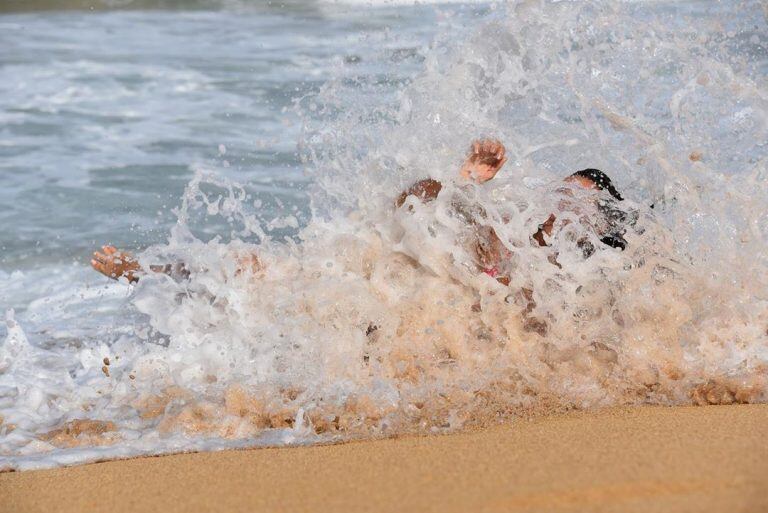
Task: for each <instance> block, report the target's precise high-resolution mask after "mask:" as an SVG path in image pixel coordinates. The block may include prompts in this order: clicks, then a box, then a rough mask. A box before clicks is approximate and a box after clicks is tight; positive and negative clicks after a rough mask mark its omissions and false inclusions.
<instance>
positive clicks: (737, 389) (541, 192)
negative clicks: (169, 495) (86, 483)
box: [0, 1, 768, 469]
mask: <svg viewBox="0 0 768 513" xmlns="http://www.w3.org/2000/svg"><path fill="white" fill-rule="evenodd" d="M94 6H95V7H97V8H98V9H97V10H98V12H85V11H81V10H77V8H80V7H82V6H81V5H80V4H78V3H77V2H71V3H68V4H62V3H56V2H34V3H32V4H27V9H29V10H36V9H42V11H41V12H31V13H16V12H13V13H9V14H4V15H2V16H0V48H2V51H0V310H2V311H4V312H6V323H5V326H4V327H0V340H4V343H3V344H2V345H0V468H19V469H23V468H36V467H44V466H51V465H58V464H68V463H76V462H82V461H88V460H93V459H99V458H109V457H120V456H130V455H136V454H147V453H157V452H168V451H178V450H192V449H215V448H220V447H231V446H242V445H253V444H284V443H311V442H315V441H321V440H336V439H349V438H351V437H366V436H385V435H388V434H393V433H404V432H413V431H419V432H433V431H444V430H452V429H458V428H460V427H462V426H465V425H467V424H471V423H473V422H474V423H484V422H491V421H494V420H496V419H498V418H506V417H507V416H510V415H514V414H517V413H519V412H521V411H526V412H530V411H533V412H535V411H539V410H545V409H550V408H572V407H596V406H609V405H616V404H638V403H654V404H687V403H691V402H723V403H725V402H733V401H741V402H764V401H765V400H766V369H767V368H768V293H767V292H766V291H767V290H768V281H766V280H767V278H766V277H767V276H768V272H766V271H768V254H767V252H766V251H765V248H766V242H768V215H766V212H765V208H764V206H765V205H766V204H768V187H766V181H767V180H768V174H767V173H768V172H767V171H766V156H767V155H768V142H767V141H768V125H767V124H768V115H767V113H768V92H767V90H768V82H767V81H766V72H767V71H768V50H767V48H768V32H767V31H766V12H765V11H764V10H763V9H762V8H761V7H760V5H759V4H758V3H756V2H728V3H718V4H713V3H709V2H685V3H680V2H670V3H653V4H634V3H617V4H602V3H590V2H586V3H582V4H578V5H573V4H569V3H543V4H540V3H538V2H521V3H511V4H508V5H501V4H498V5H497V4H471V5H468V4H434V5H423V4H421V5H393V4H391V3H386V4H384V5H374V4H371V3H361V4H356V3H354V2H350V3H322V2H289V3H287V4H280V5H277V4H263V5H255V4H252V3H249V2H244V1H241V2H229V1H221V2H195V3H181V2H99V3H96V4H95V5H94ZM5 7H6V8H7V10H10V11H16V10H20V9H19V8H18V7H15V6H14V5H13V4H8V5H6V6H5ZM56 8H62V9H63V8H68V9H75V10H66V11H58V10H55V9H56ZM483 135H487V136H494V137H498V138H500V139H501V140H503V141H504V142H505V143H506V145H507V149H508V152H509V157H510V158H509V162H508V163H507V165H506V167H505V170H504V171H503V173H502V174H501V175H500V176H499V178H497V179H496V180H495V181H494V183H493V184H492V185H489V186H488V187H485V188H471V189H470V190H469V192H467V190H466V189H460V188H454V187H453V186H452V185H451V181H452V177H453V176H454V174H455V170H456V169H457V167H458V166H459V165H460V163H461V159H462V157H463V154H464V152H465V151H466V148H467V147H468V144H469V141H471V140H472V139H473V138H475V137H478V136H483ZM585 167H599V168H601V169H604V170H606V171H608V172H609V174H610V175H611V176H612V177H613V178H614V180H615V181H616V182H617V185H618V186H619V188H620V189H621V190H622V192H623V194H624V196H625V197H626V198H627V199H626V200H625V202H624V207H623V208H624V210H626V211H628V212H632V213H633V214H632V215H633V216H635V217H636V218H637V222H636V224H635V225H634V226H633V227H632V229H631V230H629V232H628V233H627V234H626V237H627V239H628V241H629V244H630V246H629V248H628V250H627V251H625V252H620V251H618V250H615V249H611V248H608V247H605V246H602V245H600V243H599V240H596V239H595V233H594V230H593V231H590V229H589V227H588V226H584V225H583V223H581V222H580V219H579V218H578V216H575V217H574V214H573V212H572V211H571V213H569V211H568V209H565V211H563V212H561V213H560V214H559V218H560V219H562V220H565V221H569V222H570V224H569V223H565V224H563V225H562V226H560V230H559V231H558V232H557V233H559V234H560V235H555V236H554V237H553V239H552V240H551V241H550V243H551V251H550V250H543V249H541V248H533V247H531V245H530V241H529V239H530V235H531V233H533V232H535V231H536V229H537V227H538V224H539V223H541V222H542V221H543V220H544V219H546V218H547V216H548V215H549V213H551V212H555V211H559V210H562V208H563V207H562V202H561V201H558V200H557V198H558V197H559V196H558V194H561V192H558V187H559V185H558V184H559V181H560V179H561V178H562V177H563V176H565V175H567V174H568V173H570V172H572V171H573V170H575V169H581V168H585ZM424 176H432V177H435V178H439V179H441V180H443V181H444V182H445V183H446V184H447V185H446V187H447V188H446V190H447V191H448V192H447V193H446V194H445V195H443V194H441V199H440V201H436V202H434V203H432V204H430V205H427V206H424V205H419V204H414V205H411V206H412V209H413V210H412V213H406V212H405V211H399V212H395V211H394V210H393V208H392V201H393V199H394V197H395V196H396V195H397V192H398V191H400V190H402V189H403V188H404V187H406V186H407V185H409V184H410V183H412V182H413V181H414V180H416V179H419V178H422V177H424ZM457 194H458V195H466V194H469V195H470V197H469V198H464V199H463V201H465V202H469V203H473V204H476V205H481V206H482V210H483V216H484V217H483V219H484V221H483V222H484V223H487V225H488V226H489V227H493V228H494V229H495V230H496V232H498V233H499V234H500V236H501V238H502V240H503V241H504V243H505V245H507V247H508V248H509V249H510V250H512V254H513V257H511V258H510V259H509V262H508V263H507V267H508V270H509V271H510V272H511V274H512V282H511V284H510V285H509V286H508V287H502V286H501V285H500V284H498V283H497V282H495V281H494V280H492V279H491V278H489V277H488V276H486V275H485V274H483V273H478V272H477V269H476V266H475V265H474V262H473V260H472V255H470V254H468V252H467V245H466V244H465V243H464V242H462V241H466V239H467V237H468V235H467V233H466V226H464V225H462V223H461V222H459V221H458V220H457V219H456V216H455V215H454V214H455V208H454V207H453V206H452V205H453V204H454V203H455V202H452V201H451V200H450V199H444V197H445V198H451V197H455V196H456V195H457ZM651 204H653V205H654V208H653V209H651V208H650V205H651ZM580 230H581V231H580ZM588 239H589V240H592V239H595V240H592V242H594V245H595V247H596V248H597V249H596V251H595V252H594V254H592V255H591V256H590V257H589V258H586V259H585V258H584V253H583V241H584V240H588ZM574 241H581V242H579V244H576V242H574ZM103 243H111V244H114V245H116V246H119V247H121V248H126V249H128V250H131V251H135V252H139V253H140V258H141V260H142V263H144V264H152V263H158V262H166V261H183V262H185V264H186V265H187V267H188V268H189V269H190V270H191V276H190V279H189V280H180V281H176V280H173V279H171V278H169V277H166V276H151V277H146V278H143V279H142V280H141V281H140V282H139V284H138V285H137V286H134V287H129V286H128V285H126V284H124V283H116V282H111V281H109V280H107V279H106V278H104V277H101V276H99V275H98V274H96V273H95V272H93V271H92V270H90V268H89V266H88V260H89V258H90V253H91V252H92V251H93V250H94V249H96V248H97V247H98V246H99V245H101V244H103ZM553 258H555V259H556V260H557V261H558V265H557V266H556V265H553V263H552V259H553Z"/></svg>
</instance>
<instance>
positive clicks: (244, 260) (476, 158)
mask: <svg viewBox="0 0 768 513" xmlns="http://www.w3.org/2000/svg"><path fill="white" fill-rule="evenodd" d="M506 162H507V156H506V148H505V147H504V145H503V144H502V143H501V142H500V141H498V140H496V139H479V140H476V141H473V142H472V145H471V146H470V149H469V152H468V154H467V157H466V159H465V160H464V163H463V164H462V165H461V168H460V169H459V177H460V178H461V179H463V180H468V181H471V182H474V183H477V184H484V183H486V182H488V181H490V180H493V179H494V178H495V177H496V175H497V174H498V173H499V171H500V170H501V168H502V167H503V166H504V164H505V163H506ZM565 181H566V182H569V183H573V184H575V185H579V186H580V187H583V188H585V189H597V186H596V184H595V183H594V182H593V181H592V180H590V179H589V178H586V177H581V176H570V177H568V178H566V179H565ZM441 188H442V184H440V182H438V181H436V180H431V179H427V180H422V181H420V182H417V183H416V184H414V185H413V186H412V187H410V188H409V189H408V190H406V191H404V192H403V193H402V194H401V195H400V196H399V197H398V199H397V200H396V202H395V205H396V206H397V207H400V206H402V205H403V203H404V202H405V200H406V198H407V197H408V196H410V195H414V196H417V197H418V198H419V199H421V200H422V201H431V200H433V199H435V198H436V197H437V195H438V194H439V192H440V189H441ZM554 223H555V216H554V214H553V215H550V216H549V218H548V219H547V220H546V221H545V222H544V223H543V224H542V225H541V227H540V228H539V231H538V232H536V234H534V235H533V238H534V239H535V240H536V241H537V242H538V243H539V244H540V245H542V246H545V245H546V242H545V240H544V234H546V235H547V236H549V235H551V234H552V229H553V226H554ZM486 237H487V238H488V239H489V241H490V247H491V248H492V249H491V250H490V252H488V251H485V252H483V254H480V255H479V258H480V260H481V261H482V262H483V263H484V265H487V266H488V267H492V266H493V265H494V261H495V260H498V259H499V258H501V255H502V254H503V253H504V249H505V248H504V245H503V243H502V242H501V240H500V239H499V238H498V236H497V235H496V233H495V231H493V229H492V228H491V229H490V230H489V233H487V234H486ZM486 253H487V254H486ZM238 262H239V263H240V264H241V265H240V269H238V274H239V273H240V272H242V271H243V270H254V271H255V270H257V269H258V268H260V267H261V264H260V262H259V260H258V257H257V256H256V255H250V256H246V257H238ZM91 266H92V267H93V268H94V269H95V270H96V271H98V272H100V273H101V274H103V275H104V276H107V277H109V278H112V279H115V280H117V279H119V278H122V277H124V278H126V279H127V280H128V282H130V283H135V282H137V281H138V280H139V276H140V275H142V274H146V270H145V269H142V267H141V266H140V265H139V263H138V261H137V260H136V258H135V257H133V256H132V255H131V254H130V253H128V252H126V251H121V250H119V249H117V248H116V247H114V246H111V245H105V246H102V247H101V251H96V252H94V253H93V258H92V259H91ZM149 270H150V271H151V272H158V273H165V274H171V273H172V272H176V273H180V274H182V275H185V274H188V272H187V271H186V269H184V266H183V264H176V265H175V266H171V265H158V266H150V269H149ZM497 279H498V280H499V281H500V282H501V283H504V282H507V283H508V282H509V278H508V277H504V276H500V277H498V278H497Z"/></svg>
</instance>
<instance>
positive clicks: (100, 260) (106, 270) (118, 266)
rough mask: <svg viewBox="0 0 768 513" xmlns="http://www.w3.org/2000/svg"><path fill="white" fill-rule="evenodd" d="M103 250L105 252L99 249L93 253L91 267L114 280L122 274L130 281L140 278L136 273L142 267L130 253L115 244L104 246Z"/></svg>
mask: <svg viewBox="0 0 768 513" xmlns="http://www.w3.org/2000/svg"><path fill="white" fill-rule="evenodd" d="M101 251H103V253H100V252H98V251H95V252H94V253H93V259H92V260H91V267H93V268H94V269H96V270H97V271H99V272H100V273H101V274H103V275H104V276H107V277H109V278H112V279H113V280H116V279H118V278H120V277H121V276H125V277H126V278H127V279H128V281H129V282H135V281H138V280H139V278H138V277H137V276H136V274H135V273H136V271H139V270H140V269H141V267H140V266H139V263H138V262H137V261H136V259H135V258H133V257H132V256H131V255H130V254H129V253H125V252H122V251H118V250H117V248H115V247H114V246H102V247H101Z"/></svg>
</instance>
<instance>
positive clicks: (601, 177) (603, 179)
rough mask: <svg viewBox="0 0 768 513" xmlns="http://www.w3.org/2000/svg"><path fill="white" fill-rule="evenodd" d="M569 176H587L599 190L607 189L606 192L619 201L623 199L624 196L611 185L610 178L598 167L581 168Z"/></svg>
mask: <svg viewBox="0 0 768 513" xmlns="http://www.w3.org/2000/svg"><path fill="white" fill-rule="evenodd" d="M571 176H581V177H583V178H588V179H590V180H592V181H593V182H594V184H595V186H596V187H597V188H598V189H599V190H601V191H608V194H610V195H611V196H613V197H614V198H616V199H617V200H619V201H623V200H624V198H622V197H621V194H619V191H617V190H616V187H614V186H613V182H612V181H611V179H610V178H608V175H606V174H605V173H603V172H602V171H600V170H599V169H591V168H590V169H582V170H581V171H576V172H575V173H573V174H572V175H571Z"/></svg>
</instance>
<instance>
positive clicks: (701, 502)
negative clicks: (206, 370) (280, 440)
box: [0, 405, 768, 513]
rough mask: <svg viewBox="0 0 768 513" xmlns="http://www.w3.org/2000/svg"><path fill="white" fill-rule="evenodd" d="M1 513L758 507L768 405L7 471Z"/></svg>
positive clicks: (763, 498) (766, 494)
mask: <svg viewBox="0 0 768 513" xmlns="http://www.w3.org/2000/svg"><path fill="white" fill-rule="evenodd" d="M0 511H2V512H3V513H5V512H14V513H26V512H46V513H51V512H78V513H80V512H91V511H99V512H100V511H109V512H114V513H122V512H128V511H141V512H150V511H161V512H163V513H173V512H185V513H190V512H198V511H200V512H203V511H206V512H208V511H221V512H249V513H250V512H261V511H269V512H278V511H308V512H309V511H311V512H323V511H334V512H357V511H382V512H383V511H392V512H407V511H418V512H423V511H440V512H453V511H455V512H462V513H464V512H497V511H498V512H507V511H514V512H518V511H525V512H528V511H542V512H550V511H557V512H563V511H572V512H589V511H604V512H609V511H610V512H613V511H616V512H622V513H627V512H635V511H637V512H643V513H650V512H661V511H665V512H666V511H675V512H684V511H690V512H697V513H698V512H720V511H722V512H728V513H734V512H750V513H753V512H761V511H768V405H744V406H710V407H691V408H661V407H647V408H634V409H612V410H606V411H602V412H596V413H576V414H569V415H560V416H552V417H543V418H536V419H533V420H518V421H515V422H513V423H510V424H507V425H504V426H498V427H494V428H490V429H487V430H482V431H476V432H471V433H462V434H456V435H449V436H435V437H406V438H401V439H392V440H379V441H371V442H359V443H349V444H342V445H335V446H323V447H302V448H279V449H256V450H247V451H227V452H219V453H204V454H183V455H175V456H165V457H159V458H141V459H134V460H127V461H116V462H107V463H98V464H92V465H83V466H80V467H74V468H67V469H55V470H46V471H35V472H16V473H6V474H0Z"/></svg>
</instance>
